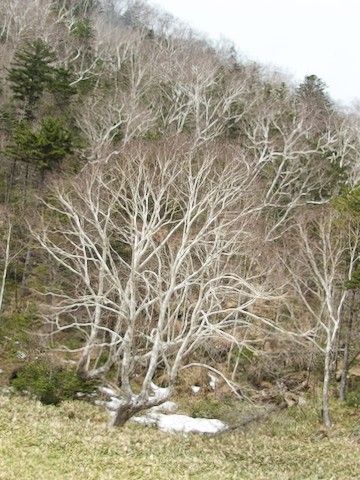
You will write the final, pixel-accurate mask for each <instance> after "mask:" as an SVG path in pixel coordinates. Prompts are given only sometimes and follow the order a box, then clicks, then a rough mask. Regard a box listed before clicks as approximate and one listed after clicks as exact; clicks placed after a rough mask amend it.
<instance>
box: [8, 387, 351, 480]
mask: <svg viewBox="0 0 360 480" xmlns="http://www.w3.org/2000/svg"><path fill="white" fill-rule="evenodd" d="M318 413H319V412H318V409H317V408H315V407H314V406H310V405H309V406H307V407H306V408H305V409H304V408H302V409H300V408H299V407H293V408H291V409H288V410H286V411H282V412H279V413H275V414H273V415H271V416H270V417H268V418H267V419H266V420H265V421H262V422H261V423H258V424H252V425H250V426H249V427H247V428H246V429H243V430H235V431H233V432H231V433H224V434H221V435H218V436H204V435H194V434H192V435H187V436H184V435H171V434H164V433H161V432H159V431H157V430H156V429H155V428H151V427H145V426H141V425H137V424H135V423H132V422H129V423H128V424H127V425H126V426H125V428H123V429H121V430H117V429H111V430H109V429H108V427H107V414H106V413H105V412H104V411H103V410H101V409H99V408H97V407H94V406H92V405H90V404H86V403H81V402H68V403H63V404H62V405H60V406H59V407H54V406H43V405H42V404H40V403H39V402H34V401H32V400H29V399H27V398H22V397H17V396H15V397H7V396H3V397H0V479H1V480H15V479H16V480H20V479H21V480H35V479H36V480H60V479H61V480H72V479H74V480H92V479H93V480H110V479H124V480H125V479H149V480H151V479H207V480H209V479H214V480H215V479H222V480H225V479H252V480H260V479H263V480H265V479H266V480H271V479H276V480H285V479H288V480H290V479H291V480H295V479H308V480H310V479H326V480H330V479H336V480H350V479H354V480H355V479H358V478H360V422H359V420H360V412H359V411H356V410H354V409H349V408H343V407H341V409H340V408H339V407H338V405H336V404H335V405H333V417H334V427H333V428H332V430H331V431H329V432H326V431H324V430H323V429H322V428H321V425H320V423H319V418H318Z"/></svg>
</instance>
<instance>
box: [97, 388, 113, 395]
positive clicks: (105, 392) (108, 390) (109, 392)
mask: <svg viewBox="0 0 360 480" xmlns="http://www.w3.org/2000/svg"><path fill="white" fill-rule="evenodd" d="M99 392H100V393H102V394H103V395H106V396H107V397H116V396H117V394H116V392H115V391H114V390H113V389H112V388H109V387H99Z"/></svg>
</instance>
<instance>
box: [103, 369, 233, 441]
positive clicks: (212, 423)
mask: <svg viewBox="0 0 360 480" xmlns="http://www.w3.org/2000/svg"><path fill="white" fill-rule="evenodd" d="M209 377H210V380H211V381H212V382H213V383H214V384H215V386H216V382H215V381H214V380H216V378H215V377H213V376H212V375H211V376H210V375H209ZM151 389H152V391H153V393H154V395H153V396H152V397H150V398H152V399H154V398H155V399H157V400H160V399H162V398H166V397H167V396H168V389H167V388H160V387H158V386H157V385H155V384H154V383H152V384H151ZM192 389H193V392H194V393H195V392H197V391H198V390H197V389H196V387H192ZM199 389H200V388H199ZM99 390H100V392H101V393H102V394H103V395H105V396H107V397H109V398H110V400H108V401H103V400H95V404H96V405H101V406H105V407H106V408H107V410H109V413H110V415H111V416H113V415H114V412H115V411H116V410H117V408H118V407H119V406H120V405H121V403H122V400H121V398H119V397H117V396H116V393H115V392H114V390H113V389H111V388H108V387H100V388H99ZM175 410H176V403H174V402H170V401H167V402H164V403H162V404H161V405H159V406H157V407H153V408H151V409H150V410H149V411H148V412H147V413H145V414H144V415H142V416H139V417H133V418H132V420H133V421H134V422H137V423H141V424H142V425H153V426H157V427H158V429H159V430H161V431H163V432H169V433H217V432H221V431H222V430H225V429H226V428H227V425H226V423H224V422H222V421H221V420H216V419H214V418H192V417H188V416H187V415H176V414H169V412H174V411H175ZM161 412H166V413H167V414H164V413H161Z"/></svg>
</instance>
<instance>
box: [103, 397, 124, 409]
mask: <svg viewBox="0 0 360 480" xmlns="http://www.w3.org/2000/svg"><path fill="white" fill-rule="evenodd" d="M121 404H122V400H120V398H118V397H110V401H109V402H105V405H106V408H107V409H108V410H114V411H115V410H117V409H118V408H119V407H120V405H121Z"/></svg>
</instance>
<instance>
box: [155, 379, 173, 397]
mask: <svg viewBox="0 0 360 480" xmlns="http://www.w3.org/2000/svg"><path fill="white" fill-rule="evenodd" d="M151 390H152V391H153V392H154V395H153V396H151V399H152V400H161V399H163V398H164V399H166V398H167V397H168V396H169V390H170V389H169V388H168V387H166V388H161V387H158V386H157V385H155V383H153V382H151Z"/></svg>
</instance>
